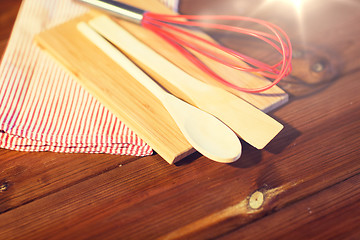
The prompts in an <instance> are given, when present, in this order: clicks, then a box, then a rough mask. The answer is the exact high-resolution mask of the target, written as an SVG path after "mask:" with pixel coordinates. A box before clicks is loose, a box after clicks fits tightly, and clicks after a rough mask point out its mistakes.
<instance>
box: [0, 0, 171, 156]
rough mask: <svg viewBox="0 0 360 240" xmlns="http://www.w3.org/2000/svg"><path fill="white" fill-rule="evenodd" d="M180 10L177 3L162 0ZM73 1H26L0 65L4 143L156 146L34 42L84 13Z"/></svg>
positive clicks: (108, 148)
mask: <svg viewBox="0 0 360 240" xmlns="http://www.w3.org/2000/svg"><path fill="white" fill-rule="evenodd" d="M162 1H163V2H164V3H165V4H168V6H171V7H172V8H173V9H176V6H177V3H176V1H171V0H170V1H169V0H162ZM85 11H87V9H86V8H85V7H84V6H83V5H80V4H78V3H75V2H73V1H72V0H23V2H22V5H21V7H20V10H19V14H18V17H17V19H16V22H15V25H14V28H13V31H12V34H11V37H10V40H9V43H8V46H7V48H6V51H5V53H4V55H3V57H2V61H1V65H0V147H1V148H6V149H12V150H20V151H54V152H68V153H70V152H71V153H80V152H81V153H111V154H127V155H135V156H144V155H149V154H152V149H151V148H150V147H149V146H148V145H147V144H146V143H145V142H143V141H142V140H141V139H140V138H139V137H138V136H136V134H135V133H134V132H132V131H131V130H130V129H129V128H127V127H126V126H125V125H124V124H123V123H122V122H121V121H120V120H119V119H117V118H116V117H115V116H114V115H113V114H111V113H110V112H109V111H108V110H107V109H105V108H104V107H103V106H102V105H101V104H100V103H99V102H98V101H97V100H96V99H95V98H93V97H92V96H91V95H90V94H89V93H87V92H86V91H85V90H84V89H83V88H82V87H81V86H80V85H79V84H78V83H77V82H76V81H75V80H74V79H72V77H71V76H70V75H69V74H68V73H67V72H66V71H65V70H64V69H63V68H62V67H61V66H59V65H58V64H57V63H56V62H55V61H54V60H53V59H52V58H51V57H50V56H48V55H47V54H45V53H43V52H42V51H41V50H40V49H39V48H38V47H37V46H36V45H35V44H34V42H33V37H34V36H35V35H36V34H37V33H39V32H41V31H43V30H45V29H48V28H51V27H53V26H55V25H57V24H59V23H62V22H65V21H67V20H69V19H71V18H73V17H75V16H78V15H80V14H83V13H85Z"/></svg>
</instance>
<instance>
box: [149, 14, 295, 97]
mask: <svg viewBox="0 0 360 240" xmlns="http://www.w3.org/2000/svg"><path fill="white" fill-rule="evenodd" d="M199 20H237V21H247V22H252V23H257V24H260V25H262V26H264V27H266V28H267V29H268V30H270V31H271V32H272V33H273V34H269V33H266V32H262V31H257V30H253V29H248V28H242V27H237V26H231V25H224V24H217V23H208V22H202V21H199ZM142 25H143V26H144V27H145V28H148V29H150V30H151V31H153V32H155V33H156V34H158V35H159V36H160V37H162V38H163V39H164V40H166V41H167V42H168V43H170V44H171V45H172V46H173V47H175V48H176V49H177V50H178V51H180V52H181V53H182V54H183V55H184V56H185V57H186V58H188V59H189V60H190V61H191V62H192V63H193V64H195V65H196V66H197V67H198V68H200V69H201V70H202V71H204V72H206V73H207V74H209V75H210V76H212V77H213V78H215V79H217V80H218V81H220V82H221V83H223V84H225V85H227V86H228V87H231V88H234V89H237V90H240V91H244V92H250V93H256V92H262V91H265V90H268V89H270V88H271V87H273V86H274V85H276V84H277V83H278V82H279V81H280V80H281V79H282V78H284V77H286V76H287V75H288V74H289V73H290V71H291V57H292V48H291V43H290V40H289V37H288V36H287V35H286V33H285V32H284V31H283V30H282V29H281V28H280V27H278V26H276V25H274V24H271V23H269V22H266V21H263V20H260V19H255V18H250V17H243V16H224V15H202V16H197V15H165V14H157V13H151V12H145V13H144V17H143V20H142ZM179 26H181V27H179ZM183 26H190V27H197V28H202V29H218V30H224V31H230V32H234V33H240V34H245V35H248V36H251V37H255V38H258V39H260V40H262V41H263V42H265V43H267V44H269V45H270V46H271V47H273V48H274V49H275V50H276V51H277V52H279V53H280V54H281V55H282V58H281V60H280V61H278V62H277V63H275V64H273V65H269V64H266V63H264V62H262V61H259V60H257V59H254V58H252V57H249V56H247V55H244V54H241V53H239V52H237V51H235V50H232V49H230V48H227V47H224V46H221V45H219V44H217V43H215V42H211V41H209V40H207V39H204V38H202V37H200V36H198V35H196V34H194V33H192V32H189V31H185V30H183ZM283 38H284V39H285V40H284V39H283ZM189 39H191V40H192V41H189ZM205 46H206V47H205ZM209 47H211V48H213V49H214V50H213V51H209ZM189 49H192V50H194V51H195V52H197V53H200V54H202V55H204V56H206V57H208V58H210V59H212V60H214V61H217V62H219V63H221V64H223V65H226V66H228V67H230V68H234V69H237V70H241V71H246V72H255V73H257V74H260V75H262V76H264V77H266V78H269V79H273V81H272V82H271V83H270V84H268V85H266V86H264V87H259V88H253V89H249V88H244V87H240V86H238V85H236V84H233V83H230V82H229V81H227V80H225V79H224V78H222V77H221V76H219V75H218V74H217V73H216V72H214V71H213V70H211V69H210V68H209V67H208V66H207V65H206V64H205V63H203V62H202V61H201V60H200V59H199V58H197V57H196V56H195V55H194V54H192V53H191V52H190V51H189ZM219 51H220V52H222V54H219V53H218V52H219ZM224 53H225V56H224ZM229 56H231V57H232V58H236V59H239V60H241V61H243V63H241V64H239V63H235V61H234V59H230V58H229ZM244 63H245V64H244ZM279 68H280V69H279Z"/></svg>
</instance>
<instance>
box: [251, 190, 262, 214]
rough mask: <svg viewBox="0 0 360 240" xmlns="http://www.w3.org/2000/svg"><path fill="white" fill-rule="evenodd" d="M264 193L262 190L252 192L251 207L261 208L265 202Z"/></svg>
mask: <svg viewBox="0 0 360 240" xmlns="http://www.w3.org/2000/svg"><path fill="white" fill-rule="evenodd" d="M264 199H265V198H264V194H263V193H262V192H260V191H255V192H254V193H253V194H251V196H250V199H249V207H250V208H251V209H254V210H257V209H259V208H260V207H261V206H262V205H263V203H264Z"/></svg>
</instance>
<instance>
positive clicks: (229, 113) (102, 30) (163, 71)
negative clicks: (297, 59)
mask: <svg viewBox="0 0 360 240" xmlns="http://www.w3.org/2000/svg"><path fill="white" fill-rule="evenodd" d="M89 24H90V25H91V26H92V27H93V28H94V29H95V30H96V31H97V32H98V33H99V34H101V35H102V36H103V37H104V38H106V39H107V40H108V41H110V42H112V43H113V44H114V45H115V46H117V47H118V48H119V49H120V50H121V51H123V52H124V53H125V54H126V55H127V56H128V57H130V58H131V59H132V60H133V61H135V62H140V63H141V65H146V69H145V70H146V71H150V72H149V74H150V75H158V76H160V77H162V78H166V79H167V80H168V81H170V82H171V84H172V85H174V86H175V87H176V88H178V89H180V90H181V91H182V92H183V93H184V94H186V95H187V96H188V99H190V100H191V101H190V103H191V104H194V105H195V106H197V107H198V108H200V109H202V110H204V111H206V112H208V113H210V114H212V115H214V116H216V117H217V118H219V119H220V120H221V121H223V122H224V123H225V124H227V125H228V126H229V127H230V128H231V129H232V130H233V131H234V132H236V133H237V134H238V135H239V136H240V137H241V138H242V139H243V140H245V141H246V142H248V143H249V144H251V145H252V146H254V147H256V148H258V149H262V148H264V147H265V146H266V145H267V144H268V143H269V142H270V141H271V140H272V139H273V138H274V137H275V136H276V135H277V134H278V133H279V132H280V131H281V129H282V128H283V125H282V124H280V123H279V122H277V121H276V120H274V119H273V118H271V117H269V116H268V115H266V114H265V113H263V112H262V111H260V110H258V109H257V108H255V107H253V106H252V105H250V104H249V103H247V102H245V101H244V100H242V99H240V98H239V97H237V96H235V95H233V94H231V93H229V92H227V91H225V90H224V89H221V88H218V87H214V86H211V85H208V84H206V83H204V82H202V81H200V80H198V79H195V78H194V77H192V76H190V75H189V74H187V73H186V72H184V71H183V70H181V69H180V68H178V67H177V66H175V65H174V64H172V63H170V62H169V61H167V60H166V59H165V58H163V57H162V56H160V55H159V54H157V53H156V52H155V51H154V50H152V49H151V48H149V47H147V46H146V45H145V44H143V43H142V42H140V41H139V40H138V39H136V38H135V37H134V36H133V35H131V34H130V33H129V32H127V31H126V30H124V29H123V28H122V27H121V26H119V25H118V24H117V23H115V22H114V21H112V20H111V19H110V18H109V17H107V16H100V17H97V18H94V19H92V20H91V21H89Z"/></svg>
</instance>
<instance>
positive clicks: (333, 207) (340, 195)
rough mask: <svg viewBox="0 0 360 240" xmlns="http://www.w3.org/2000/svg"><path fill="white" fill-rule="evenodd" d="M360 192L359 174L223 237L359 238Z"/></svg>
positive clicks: (224, 239)
mask: <svg viewBox="0 0 360 240" xmlns="http://www.w3.org/2000/svg"><path fill="white" fill-rule="evenodd" d="M359 195H360V175H359V174H357V175H355V176H353V177H351V178H349V179H347V180H345V181H344V182H340V183H338V184H335V185H334V186H332V187H330V188H328V189H325V190H323V191H320V192H318V193H316V194H314V195H312V196H310V197H308V198H306V199H304V200H302V201H300V202H297V203H295V204H293V205H290V206H288V207H285V208H283V209H281V210H280V211H278V212H276V213H273V214H271V215H270V216H267V217H264V218H262V219H261V220H259V221H255V222H253V223H251V224H249V225H247V226H245V227H243V228H240V229H238V230H236V231H234V232H232V233H229V234H227V235H225V236H223V237H221V238H219V239H221V240H227V239H229V240H230V239H244V240H246V239H269V240H271V239H289V238H291V239H356V238H359V237H360V215H359V207H360V202H359V199H358V196H359ZM329 225H331V226H332V227H331V228H329ZM356 236H357V237H356Z"/></svg>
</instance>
